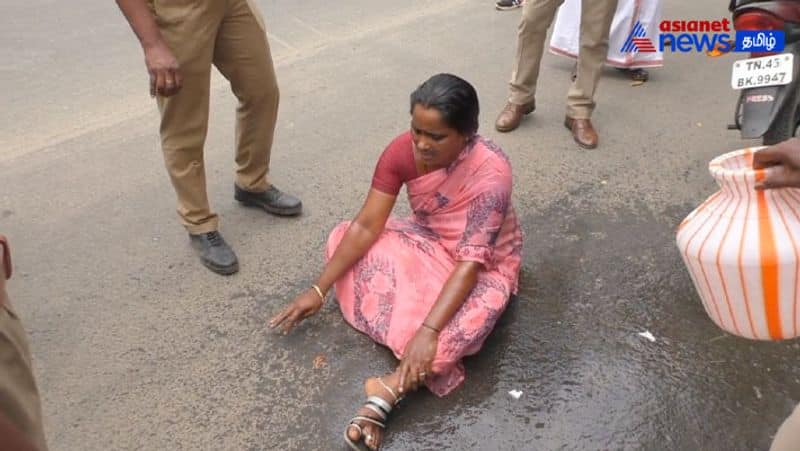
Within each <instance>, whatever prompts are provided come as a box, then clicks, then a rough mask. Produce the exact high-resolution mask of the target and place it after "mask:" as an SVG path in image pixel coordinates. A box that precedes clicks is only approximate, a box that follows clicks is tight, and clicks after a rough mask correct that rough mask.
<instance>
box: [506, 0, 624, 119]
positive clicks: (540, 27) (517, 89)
mask: <svg viewBox="0 0 800 451" xmlns="http://www.w3.org/2000/svg"><path fill="white" fill-rule="evenodd" d="M617 1H618V0H583V1H582V3H581V36H580V51H579V55H578V74H577V75H578V76H577V78H576V79H575V82H573V83H572V87H570V89H569V93H568V94H567V116H569V117H571V118H575V119H589V118H590V117H591V116H592V111H593V110H594V106H595V103H594V93H595V90H596V89H597V83H598V82H599V81H600V75H601V74H602V71H603V65H604V64H605V61H606V56H607V54H608V33H609V30H610V28H611V21H612V20H613V19H614V12H615V11H616V9H617ZM562 3H564V0H528V1H527V2H525V6H523V8H522V21H521V22H520V24H519V34H518V36H517V57H516V58H517V59H516V63H515V66H514V72H513V74H512V75H511V83H510V91H511V95H510V97H509V101H510V102H511V103H514V104H517V105H523V104H526V103H530V102H532V101H533V99H534V97H535V95H536V81H537V80H538V78H539V64H540V63H541V61H542V53H543V52H544V45H545V40H546V39H547V29H548V28H550V24H552V23H553V18H554V17H555V14H556V11H557V10H558V7H559V6H561V4H562Z"/></svg>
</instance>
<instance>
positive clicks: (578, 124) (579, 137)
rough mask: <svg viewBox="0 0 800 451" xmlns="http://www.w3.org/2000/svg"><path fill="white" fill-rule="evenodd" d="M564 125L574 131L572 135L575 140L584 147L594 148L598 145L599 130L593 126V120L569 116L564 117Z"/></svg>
mask: <svg viewBox="0 0 800 451" xmlns="http://www.w3.org/2000/svg"><path fill="white" fill-rule="evenodd" d="M564 127H567V128H568V129H569V131H571V132H572V137H573V138H574V139H575V142H576V143H578V145H579V146H581V147H583V148H584V149H594V148H595V147H597V141H598V139H599V138H598V136H597V131H595V129H594V127H592V121H591V120H589V119H573V118H571V117H569V116H567V118H566V119H564Z"/></svg>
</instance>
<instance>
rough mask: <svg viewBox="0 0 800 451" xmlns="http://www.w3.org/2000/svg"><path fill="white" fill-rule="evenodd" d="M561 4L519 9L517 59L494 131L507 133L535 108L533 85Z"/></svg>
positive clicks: (534, 0)
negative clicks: (505, 101) (507, 94)
mask: <svg viewBox="0 0 800 451" xmlns="http://www.w3.org/2000/svg"><path fill="white" fill-rule="evenodd" d="M562 3H564V0H529V1H528V2H526V3H525V5H524V6H523V7H522V19H521V20H520V23H519V32H518V33H517V55H516V59H515V61H514V71H513V72H512V74H511V81H510V83H509V99H508V102H507V104H506V106H505V108H503V111H501V112H500V115H499V116H498V117H497V121H496V122H495V128H496V129H497V130H498V131H501V132H509V131H511V130H514V129H515V128H517V127H518V126H519V124H520V122H521V121H522V117H523V116H524V115H526V114H529V113H531V112H533V110H534V109H535V108H536V102H535V97H536V83H537V81H538V79H539V66H540V64H541V62H542V54H543V53H544V44H545V40H546V39H547V29H548V28H550V24H552V23H553V18H554V17H555V15H556V11H557V10H558V7H559V6H561V4H562Z"/></svg>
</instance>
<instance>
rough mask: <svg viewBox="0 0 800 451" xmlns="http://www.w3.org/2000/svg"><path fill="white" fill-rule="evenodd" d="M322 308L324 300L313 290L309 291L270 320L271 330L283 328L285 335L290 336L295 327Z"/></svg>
mask: <svg viewBox="0 0 800 451" xmlns="http://www.w3.org/2000/svg"><path fill="white" fill-rule="evenodd" d="M320 308H322V299H320V298H319V295H318V294H317V292H316V291H314V290H313V289H308V290H306V291H304V292H302V293H301V294H300V295H299V296H297V297H296V298H294V301H292V302H290V303H289V305H287V306H286V307H284V308H283V310H282V311H281V312H280V313H279V314H277V315H275V316H274V317H273V318H272V319H271V320H269V327H270V329H275V328H277V327H279V326H282V329H283V333H284V334H288V333H289V332H290V331H291V330H292V329H294V327H295V326H297V325H298V324H300V322H301V321H303V320H304V319H306V318H308V317H309V316H311V315H313V314H315V313H317V312H318V311H319V309H320Z"/></svg>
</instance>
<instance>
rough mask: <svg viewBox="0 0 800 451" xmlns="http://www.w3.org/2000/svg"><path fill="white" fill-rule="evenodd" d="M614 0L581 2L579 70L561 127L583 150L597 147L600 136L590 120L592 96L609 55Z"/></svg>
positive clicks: (614, 9) (615, 8)
mask: <svg viewBox="0 0 800 451" xmlns="http://www.w3.org/2000/svg"><path fill="white" fill-rule="evenodd" d="M616 10H617V0H588V1H587V0H584V1H583V2H582V3H581V36H580V49H579V51H578V70H577V74H576V77H575V81H573V82H572V86H571V87H570V89H569V93H568V94H567V117H566V119H565V121H564V125H565V126H566V127H567V128H568V129H570V131H571V132H572V137H573V139H574V140H575V142H577V143H578V145H580V146H581V147H583V148H586V149H593V148H595V147H597V144H598V142H599V137H598V135H597V131H595V129H594V126H593V125H592V122H591V120H590V118H591V116H592V112H593V111H594V106H595V102H594V94H595V91H596V90H597V84H598V83H599V81H600V76H601V75H602V73H603V66H604V65H605V61H606V56H607V54H608V33H609V30H610V28H611V21H612V20H613V19H614V12H615V11H616Z"/></svg>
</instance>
